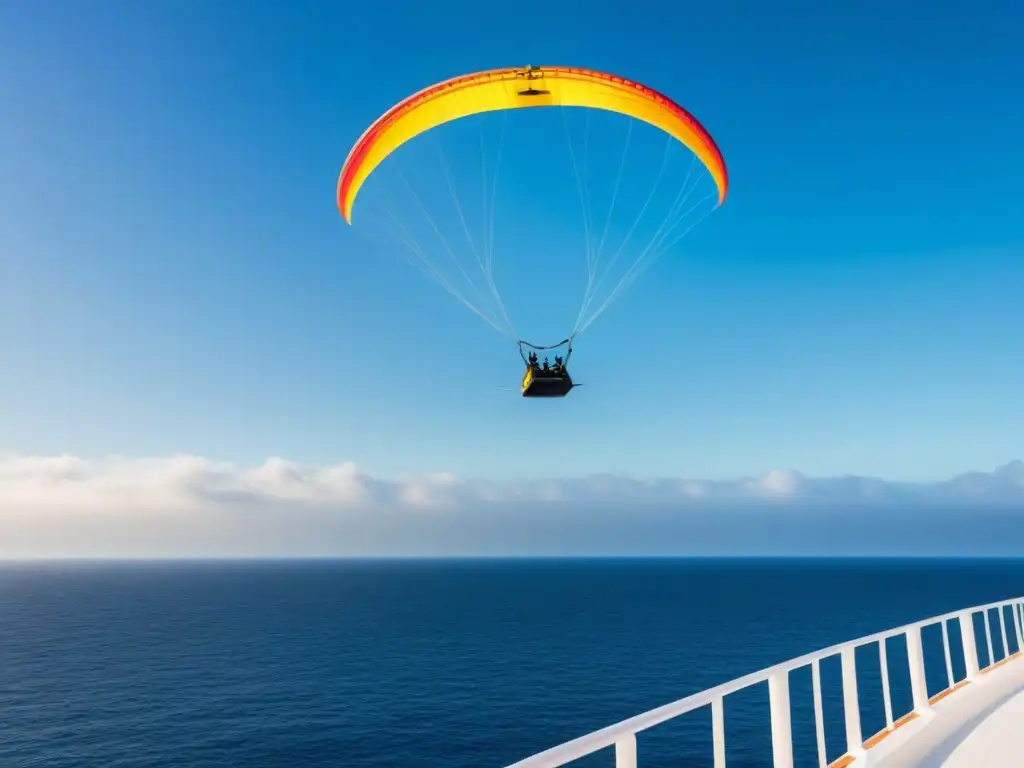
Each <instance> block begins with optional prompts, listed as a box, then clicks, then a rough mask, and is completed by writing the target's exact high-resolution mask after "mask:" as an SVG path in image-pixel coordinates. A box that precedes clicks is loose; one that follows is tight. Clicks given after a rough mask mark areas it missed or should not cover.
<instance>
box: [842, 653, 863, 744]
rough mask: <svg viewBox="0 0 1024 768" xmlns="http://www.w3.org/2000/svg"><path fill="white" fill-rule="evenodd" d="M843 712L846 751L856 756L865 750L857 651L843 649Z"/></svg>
mask: <svg viewBox="0 0 1024 768" xmlns="http://www.w3.org/2000/svg"><path fill="white" fill-rule="evenodd" d="M839 658H840V660H841V661H842V664H843V711H844V713H845V714H846V751H847V752H848V753H850V754H855V753H857V752H858V751H860V750H862V749H864V737H863V735H862V734H861V730H860V698H859V697H858V696H857V649H856V648H854V647H852V646H851V647H849V648H843V650H842V651H841V652H840V654H839Z"/></svg>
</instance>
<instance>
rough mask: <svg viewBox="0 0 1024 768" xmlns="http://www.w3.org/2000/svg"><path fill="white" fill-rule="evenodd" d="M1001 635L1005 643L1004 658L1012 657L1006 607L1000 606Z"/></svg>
mask: <svg viewBox="0 0 1024 768" xmlns="http://www.w3.org/2000/svg"><path fill="white" fill-rule="evenodd" d="M999 634H1000V636H1001V637H1002V641H1003V658H1004V659H1005V658H1006V657H1007V656H1009V655H1010V638H1009V637H1008V636H1007V634H1006V606H1005V605H1000V606H999Z"/></svg>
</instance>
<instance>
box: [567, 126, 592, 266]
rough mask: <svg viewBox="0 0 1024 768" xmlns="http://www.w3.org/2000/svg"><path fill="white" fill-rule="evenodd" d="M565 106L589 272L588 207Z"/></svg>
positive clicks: (570, 156) (570, 154) (568, 140)
mask: <svg viewBox="0 0 1024 768" xmlns="http://www.w3.org/2000/svg"><path fill="white" fill-rule="evenodd" d="M566 115H567V112H566V108H565V107H562V125H563V126H564V128H565V140H566V142H567V143H568V145H569V158H570V159H571V160H572V171H573V174H574V175H575V177H576V190H577V191H578V192H579V195H580V208H581V209H582V211H583V238H584V252H585V254H586V259H587V274H588V275H589V274H590V264H591V262H590V208H589V207H588V205H587V197H586V195H585V193H584V192H583V180H582V178H581V177H580V171H579V164H578V163H577V162H576V151H575V149H574V147H573V143H572V134H571V133H570V132H569V118H568V117H567V116H566Z"/></svg>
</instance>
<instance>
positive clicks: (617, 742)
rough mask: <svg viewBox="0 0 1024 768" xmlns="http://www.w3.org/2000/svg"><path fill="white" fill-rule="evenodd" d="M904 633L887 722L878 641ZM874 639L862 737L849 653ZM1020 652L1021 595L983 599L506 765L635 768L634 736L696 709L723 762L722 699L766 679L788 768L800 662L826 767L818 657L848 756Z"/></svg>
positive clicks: (775, 746)
mask: <svg viewBox="0 0 1024 768" xmlns="http://www.w3.org/2000/svg"><path fill="white" fill-rule="evenodd" d="M1008 608H1009V609H1010V611H1011V613H1012V618H1011V620H1012V622H1013V634H1012V637H1014V639H1015V641H1016V642H1015V645H1016V650H1015V651H1013V652H1012V653H1011V647H1010V642H1009V637H1010V635H1008V633H1007V622H1006V609H1008ZM994 610H995V611H998V612H999V629H1000V633H999V636H1000V640H1001V643H1000V645H1001V648H1000V650H1002V654H1003V655H1002V658H1001V659H1000V660H999V661H996V660H995V658H994V653H993V651H994V649H993V638H992V629H991V620H990V612H991V611H994ZM982 612H983V613H984V617H985V642H986V646H987V651H988V654H987V658H988V664H986V666H985V667H979V665H978V647H977V644H976V641H975V635H974V624H973V622H974V615H975V614H977V613H982ZM953 620H956V621H958V622H959V624H960V630H961V632H960V635H961V641H962V644H963V651H964V661H965V667H966V677H965V678H964V679H963V680H960V681H956V680H954V678H953V670H952V665H951V661H950V645H949V633H948V630H947V622H949V621H953ZM934 624H941V625H942V640H943V650H944V654H945V660H946V679H947V688H946V689H945V690H944V691H943V692H941V693H939V694H937V695H935V696H933V697H931V698H930V699H929V697H928V694H927V688H926V684H925V678H924V656H923V651H922V646H921V630H922V629H923V628H924V627H927V626H932V625H934ZM899 635H906V637H907V655H908V661H909V664H910V672H911V692H912V695H913V701H914V708H913V710H911V712H909V713H907V714H906V715H904V716H903V717H902V718H899V719H897V720H894V719H893V713H892V702H891V698H890V695H889V680H888V674H889V673H888V665H887V659H886V650H885V641H886V640H888V639H889V638H892V637H897V636H899ZM872 643H877V644H878V646H879V657H880V661H881V669H882V689H883V697H884V704H885V713H886V728H885V729H883V731H880V732H879V733H878V734H875V735H874V736H872V737H871V738H870V739H868V740H867V741H866V742H865V741H864V739H863V737H862V734H861V732H860V710H859V700H858V694H857V675H856V658H855V656H854V651H855V650H856V649H857V648H860V647H861V646H864V645H869V644H872ZM1022 649H1024V597H1021V598H1015V599H1013V600H1004V601H1000V602H994V603H987V604H985V605H979V606H975V607H973V608H966V609H963V610H960V611H952V612H950V613H945V614H942V615H940V616H933V617H931V618H928V619H924V620H922V621H916V622H913V623H911V624H905V625H903V626H901V627H897V628H895V629H888V630H884V631H882V632H876V633H874V634H871V635H865V636H864V637H860V638H857V639H856V640H850V641H847V642H844V643H837V644H835V645H831V646H829V647H827V648H823V649H821V650H819V651H813V652H811V653H807V654H804V655H803V656H798V657H797V658H795V659H790V660H789V661H784V662H782V663H780V664H776V665H774V666H771V667H767V668H765V669H762V670H760V671H758V672H752V673H750V674H748V675H744V676H742V677H739V678H736V679H734V680H730V681H728V682H725V683H722V684H721V685H716V686H714V687H713V688H708V689H706V690H704V691H700V692H698V693H695V694H692V695H690V696H686V697H685V698H682V699H679V700H677V701H674V702H671V703H669V704H664V705H662V706H660V707H657V708H655V709H652V710H649V711H647V712H644V713H642V714H639V715H635V716H633V717H630V718H628V719H626V720H623V721H621V722H619V723H616V724H614V725H610V726H608V727H606V728H602V729H600V730H598V731H594V732H593V733H590V734H587V735H585V736H581V737H579V738H576V739H573V740H572V741H568V742H565V743H564V744H560V745H559V746H556V747H552V748H551V749H548V750H545V751H543V752H540V753H538V754H536V755H533V756H532V757H528V758H526V759H525V760H520V761H519V762H516V763H513V764H512V765H510V766H508V768H559V766H563V765H565V764H566V763H570V762H573V761H575V760H579V759H580V758H582V757H586V756H587V755H590V754H593V753H594V752H597V751H599V750H601V749H606V748H608V747H611V746H614V747H615V755H616V761H615V764H616V768H636V766H637V750H636V734H637V733H639V732H641V731H646V730H648V729H650V728H653V727H654V726H657V725H660V724H662V723H664V722H667V721H668V720H672V719H674V718H676V717H678V716H680V715H683V714H686V713H687V712H692V711H694V710H696V709H700V708H701V707H706V706H709V705H710V706H711V708H712V730H713V736H714V750H715V766H716V768H719V766H724V764H725V728H724V723H723V715H722V700H723V699H724V697H725V696H728V695H729V694H732V693H736V692H737V691H740V690H743V689H744V688H749V687H750V686H752V685H757V684H758V683H762V682H767V683H768V686H769V702H770V709H771V721H772V752H773V759H774V765H775V766H776V768H792V765H793V744H792V728H791V726H790V721H789V717H790V715H789V707H790V705H789V673H790V672H792V671H794V670H796V669H800V668H803V667H806V666H808V665H812V666H813V683H814V709H815V722H816V729H817V736H818V760H819V764H820V765H821V766H825V765H827V761H826V760H825V739H824V730H823V727H824V726H823V720H822V706H821V678H820V667H819V665H820V662H821V660H822V659H825V658H828V657H831V656H835V655H840V656H841V659H842V665H843V705H844V707H843V708H844V711H845V713H846V732H847V733H846V737H847V738H846V741H847V755H846V756H845V757H850V758H851V759H852V757H854V756H856V755H858V754H863V753H864V752H865V751H866V750H868V749H871V748H873V747H875V746H876V745H877V744H878V743H880V742H881V741H882V740H883V739H884V738H885V737H886V736H888V735H889V734H891V733H892V732H894V731H895V730H896V729H897V728H899V727H901V726H902V725H904V724H906V723H907V722H909V721H910V720H912V719H913V717H914V716H921V715H923V714H926V713H927V712H928V710H929V709H930V708H931V706H932V705H933V704H935V703H937V702H938V701H939V700H941V699H943V698H945V697H946V695H948V694H949V693H951V692H952V691H954V690H956V689H958V688H959V687H961V686H963V685H964V684H965V683H966V682H970V681H971V680H973V679H974V678H975V677H976V676H977V675H978V674H980V673H982V672H984V671H987V670H989V669H991V668H993V667H995V666H998V665H1000V664H1002V663H1003V662H1005V661H1008V660H1009V659H1010V658H1014V657H1017V656H1018V655H1019V654H1020V653H1021V651H1022ZM848 762H849V761H847V762H846V763H844V762H843V760H842V759H841V760H840V761H837V762H836V763H833V764H832V766H838V765H839V764H840V763H842V764H844V765H845V764H848Z"/></svg>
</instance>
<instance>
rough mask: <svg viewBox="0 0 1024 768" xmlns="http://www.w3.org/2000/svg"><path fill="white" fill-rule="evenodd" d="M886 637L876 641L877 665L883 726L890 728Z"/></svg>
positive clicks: (890, 704) (890, 714) (890, 705)
mask: <svg viewBox="0 0 1024 768" xmlns="http://www.w3.org/2000/svg"><path fill="white" fill-rule="evenodd" d="M885 641H886V638H884V637H883V638H882V639H881V640H879V641H878V666H879V667H880V668H881V671H882V701H883V703H884V704H885V727H886V728H892V694H891V693H890V692H889V658H888V653H887V651H886V649H885Z"/></svg>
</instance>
